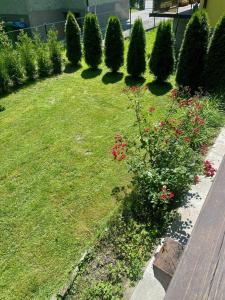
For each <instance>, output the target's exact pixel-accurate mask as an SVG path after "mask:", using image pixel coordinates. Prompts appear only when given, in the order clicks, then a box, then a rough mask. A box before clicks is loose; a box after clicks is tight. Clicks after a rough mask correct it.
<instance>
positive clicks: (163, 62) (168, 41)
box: [149, 21, 175, 82]
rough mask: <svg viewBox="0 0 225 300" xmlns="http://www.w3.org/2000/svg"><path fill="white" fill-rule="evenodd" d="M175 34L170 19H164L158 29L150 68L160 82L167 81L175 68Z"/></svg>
mask: <svg viewBox="0 0 225 300" xmlns="http://www.w3.org/2000/svg"><path fill="white" fill-rule="evenodd" d="M174 63H175V56H174V36H173V32H172V28H171V22H170V21H163V22H161V23H160V24H159V27H158V29H157V34H156V39H155V43H154V46H153V50H152V53H151V57H150V61H149V68H150V71H151V72H152V73H153V74H154V75H155V78H156V80H157V81H159V82H163V81H165V80H166V79H167V78H168V77H169V76H170V75H171V74H172V73H173V70H174Z"/></svg>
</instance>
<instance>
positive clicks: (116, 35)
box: [105, 17, 124, 72]
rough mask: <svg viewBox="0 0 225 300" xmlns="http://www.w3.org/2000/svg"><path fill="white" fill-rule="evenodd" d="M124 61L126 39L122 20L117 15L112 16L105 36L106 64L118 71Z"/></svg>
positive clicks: (113, 70)
mask: <svg viewBox="0 0 225 300" xmlns="http://www.w3.org/2000/svg"><path fill="white" fill-rule="evenodd" d="M123 63H124V39H123V33H122V28H121V24H120V21H119V19H118V18H117V17H110V18H109V20H108V25H107V28H106V36H105V64H106V66H107V67H108V68H109V69H111V70H112V72H117V71H118V70H119V68H120V67H121V66H122V65H123Z"/></svg>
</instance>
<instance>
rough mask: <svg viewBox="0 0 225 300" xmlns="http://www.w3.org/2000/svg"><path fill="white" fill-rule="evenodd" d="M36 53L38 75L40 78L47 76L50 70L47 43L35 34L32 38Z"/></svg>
mask: <svg viewBox="0 0 225 300" xmlns="http://www.w3.org/2000/svg"><path fill="white" fill-rule="evenodd" d="M34 43H35V47H36V54H37V64H38V75H39V77H41V78H44V77H47V76H49V75H50V74H51V72H52V62H51V60H50V52H49V48H48V45H47V44H46V43H44V42H42V40H41V38H40V35H39V34H36V35H35V38H34Z"/></svg>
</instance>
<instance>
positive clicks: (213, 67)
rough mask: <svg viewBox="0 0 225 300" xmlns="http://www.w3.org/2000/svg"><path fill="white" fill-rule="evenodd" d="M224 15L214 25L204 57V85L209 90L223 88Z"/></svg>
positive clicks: (224, 66)
mask: <svg viewBox="0 0 225 300" xmlns="http://www.w3.org/2000/svg"><path fill="white" fill-rule="evenodd" d="M224 49H225V16H223V17H222V18H221V20H220V21H219V22H218V24H217V25H216V28H215V30H214V33H213V36H212V39H211V41H210V45H209V50H208V54H207V59H206V70H205V86H206V88H207V89H208V90H209V91H216V90H220V89H223V90H224V88H225V54H224V53H225V52H224Z"/></svg>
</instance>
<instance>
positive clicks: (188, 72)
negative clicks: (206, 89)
mask: <svg viewBox="0 0 225 300" xmlns="http://www.w3.org/2000/svg"><path fill="white" fill-rule="evenodd" d="M208 38H209V25H208V18H207V15H206V12H205V11H201V10H198V11H197V12H195V13H194V15H193V16H192V17H191V19H190V21H189V23H188V25H187V28H186V31H185V35H184V40H183V43H182V46H181V50H180V54H179V61H178V66H177V74H176V82H177V84H178V85H179V86H188V87H190V89H191V91H192V92H194V91H196V90H197V89H198V88H199V87H202V86H203V72H204V66H205V60H206V54H207V48H208Z"/></svg>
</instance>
